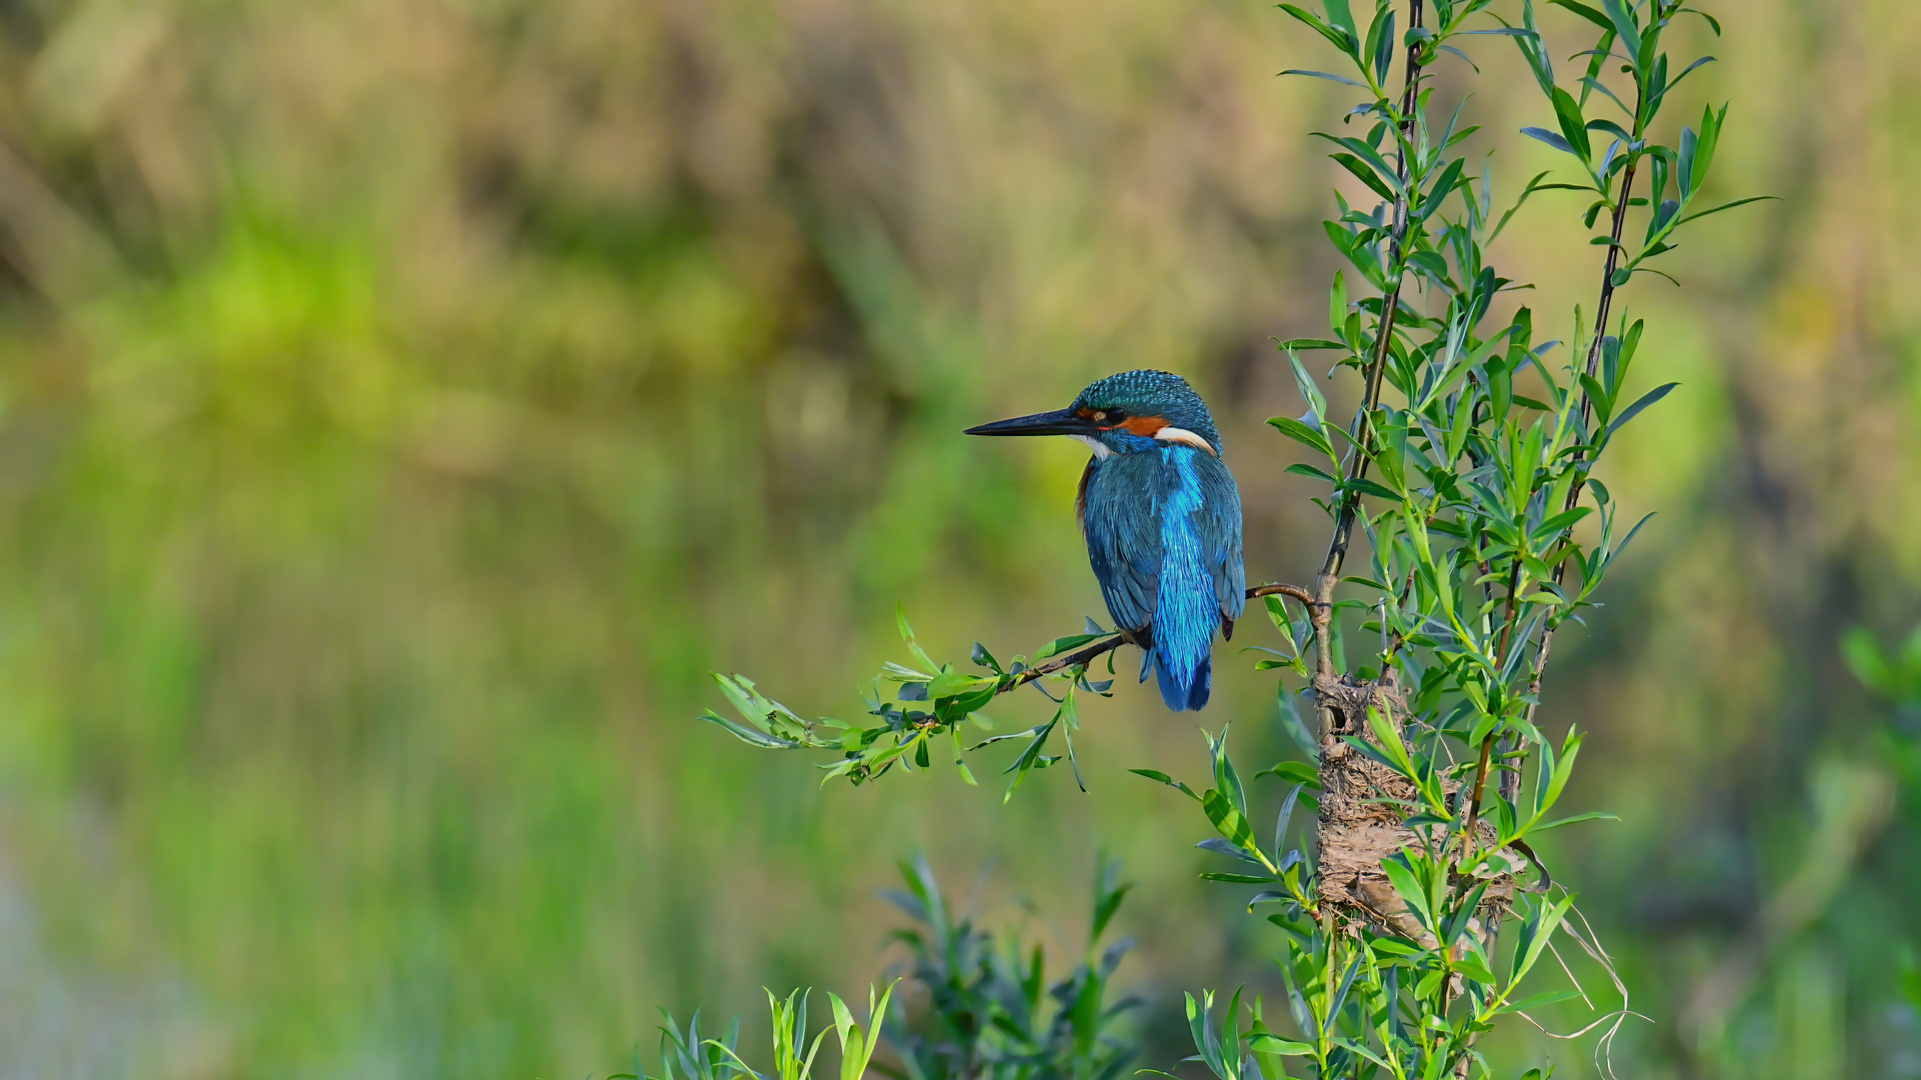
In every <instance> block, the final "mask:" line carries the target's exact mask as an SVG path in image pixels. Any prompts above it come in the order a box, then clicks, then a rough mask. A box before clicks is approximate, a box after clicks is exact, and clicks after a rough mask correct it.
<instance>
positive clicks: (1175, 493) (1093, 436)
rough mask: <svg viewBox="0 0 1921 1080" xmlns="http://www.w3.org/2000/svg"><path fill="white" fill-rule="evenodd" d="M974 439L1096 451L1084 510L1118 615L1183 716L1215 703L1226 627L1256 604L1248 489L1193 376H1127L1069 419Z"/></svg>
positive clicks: (1092, 391)
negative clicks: (1063, 444)
mask: <svg viewBox="0 0 1921 1080" xmlns="http://www.w3.org/2000/svg"><path fill="white" fill-rule="evenodd" d="M966 433H967V434H969V435H1069V436H1072V437H1074V438H1076V439H1079V440H1080V441H1081V442H1084V443H1086V444H1087V445H1088V447H1089V448H1090V449H1092V450H1093V451H1094V456H1093V457H1092V458H1090V459H1089V460H1088V462H1087V468H1086V470H1085V471H1084V472H1082V473H1081V486H1080V494H1079V495H1078V496H1077V497H1076V498H1075V500H1074V509H1075V512H1076V514H1078V515H1079V517H1080V522H1081V533H1082V535H1084V536H1085V537H1086V538H1087V558H1088V561H1089V562H1091V563H1092V564H1093V566H1094V576H1095V577H1096V578H1097V579H1099V581H1100V583H1101V595H1102V596H1103V597H1104V598H1105V599H1106V600H1107V611H1108V614H1110V615H1112V616H1113V617H1114V621H1115V623H1117V624H1118V625H1119V626H1120V628H1121V629H1122V630H1124V631H1126V632H1127V635H1128V637H1129V638H1130V639H1131V640H1132V641H1133V642H1134V643H1135V644H1137V645H1139V646H1140V647H1141V649H1142V650H1143V652H1144V653H1145V654H1146V655H1145V656H1144V657H1143V658H1142V661H1141V681H1142V682H1146V681H1147V676H1148V673H1149V672H1150V671H1151V672H1156V673H1158V675H1159V681H1160V688H1161V699H1162V700H1163V701H1165V702H1167V707H1168V708H1170V709H1173V710H1175V711H1176V712H1179V711H1181V710H1183V709H1199V708H1201V707H1203V706H1205V705H1206V704H1207V696H1208V691H1209V690H1210V689H1211V688H1212V685H1213V657H1212V654H1213V649H1214V632H1215V631H1216V630H1219V631H1220V632H1221V636H1222V637H1223V638H1229V637H1232V636H1233V634H1234V620H1235V619H1238V618H1240V616H1241V608H1242V607H1243V606H1244V605H1245V604H1246V602H1247V601H1246V589H1247V577H1246V572H1245V571H1244V570H1243V569H1242V566H1241V494H1240V491H1239V490H1238V489H1237V488H1236V487H1235V486H1234V474H1233V473H1231V472H1229V471H1228V470H1227V464H1226V462H1223V461H1222V460H1221V436H1220V433H1219V432H1218V431H1216V430H1215V429H1214V418H1213V417H1212V416H1211V415H1209V413H1208V411H1207V405H1206V403H1204V402H1202V401H1201V398H1200V395H1198V394H1196V393H1195V392H1194V390H1193V388H1192V387H1190V386H1188V385H1187V381H1186V380H1185V379H1182V378H1181V377H1180V376H1178V375H1171V374H1169V373H1167V372H1165V371H1123V372H1121V373H1120V374H1118V375H1109V376H1108V377H1107V378H1105V379H1102V380H1100V381H1099V382H1097V383H1095V384H1093V385H1092V386H1089V387H1088V388H1087V389H1085V390H1083V391H1081V393H1080V396H1079V397H1077V398H1075V399H1074V403H1073V404H1072V405H1069V406H1068V407H1067V408H1065V409H1061V410H1059V411H1058V412H1047V413H1036V414H1035V415H1033V416H1018V417H1015V418H1014V419H1012V420H1001V421H998V422H996V423H992V424H982V425H981V426H979V427H972V428H968V429H967V432H966Z"/></svg>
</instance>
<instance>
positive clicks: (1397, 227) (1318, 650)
mask: <svg viewBox="0 0 1921 1080" xmlns="http://www.w3.org/2000/svg"><path fill="white" fill-rule="evenodd" d="M1421 12H1422V0H1409V2H1408V29H1409V31H1410V33H1411V32H1412V31H1413V30H1416V29H1419V28H1420V26H1421ZM1420 93H1421V43H1420V41H1418V40H1416V41H1415V42H1414V44H1412V45H1409V46H1408V49H1407V72H1406V81H1405V82H1404V84H1403V85H1402V88H1401V111H1400V120H1399V123H1398V124H1397V127H1399V129H1400V138H1399V144H1400V145H1399V151H1400V152H1399V153H1398V154H1397V155H1396V159H1395V169H1394V171H1395V174H1396V176H1398V177H1399V179H1400V181H1401V190H1400V194H1399V195H1398V196H1397V197H1396V198H1395V200H1394V229H1393V233H1392V236H1391V237H1390V239H1389V244H1390V249H1389V250H1390V254H1389V257H1388V265H1389V266H1390V267H1395V268H1399V267H1400V262H1401V254H1402V250H1401V249H1402V245H1403V244H1404V243H1405V242H1406V240H1407V230H1408V216H1409V213H1408V210H1409V208H1408V196H1407V185H1408V177H1409V175H1410V172H1411V170H1412V168H1413V166H1412V164H1411V163H1410V162H1409V161H1408V156H1409V155H1408V149H1407V142H1408V139H1409V137H1410V136H1411V134H1412V132H1413V130H1414V108H1415V105H1416V104H1417V103H1418V101H1419V100H1420ZM1403 276H1404V275H1403V273H1401V272H1400V271H1399V270H1398V269H1397V272H1396V273H1395V277H1394V280H1393V284H1392V286H1391V287H1390V288H1389V289H1388V290H1387V292H1386V293H1384V294H1383V295H1382V296H1381V317H1380V323H1379V326H1378V328H1377V333H1376V334H1375V337H1374V355H1373V356H1372V357H1370V358H1369V360H1368V366H1367V378H1366V381H1365V389H1364V391H1363V392H1362V394H1361V404H1360V407H1359V408H1358V409H1357V410H1356V412H1355V415H1354V424H1353V425H1352V427H1351V428H1350V430H1352V431H1354V432H1355V434H1356V442H1355V446H1354V457H1353V464H1352V465H1351V466H1350V467H1349V470H1348V475H1347V477H1346V483H1348V484H1349V485H1352V484H1353V482H1354V481H1357V480H1360V479H1361V478H1362V477H1365V476H1366V475H1367V466H1368V460H1369V459H1368V455H1367V451H1366V447H1367V446H1368V444H1369V443H1370V442H1371V441H1372V433H1373V426H1374V421H1373V416H1374V409H1375V406H1376V405H1377V404H1379V402H1380V397H1381V381H1382V375H1383V373H1384V372H1385V370H1386V368H1387V358H1388V355H1389V353H1390V352H1391V351H1392V346H1393V342H1394V319H1395V314H1396V312H1398V311H1399V310H1400V306H1401V282H1402V279H1403ZM1360 505H1361V493H1360V491H1359V490H1358V488H1356V487H1354V486H1349V487H1348V489H1347V491H1346V492H1345V493H1344V494H1343V495H1342V496H1341V503H1340V507H1339V509H1338V510H1336V512H1335V515H1334V536H1333V539H1331V540H1330V541H1329V542H1328V545H1327V557H1326V558H1325V559H1323V560H1322V561H1321V572H1320V574H1319V575H1318V576H1317V577H1316V578H1315V580H1314V595H1315V602H1314V603H1313V604H1311V605H1310V606H1309V607H1308V614H1309V617H1310V619H1311V621H1312V623H1313V626H1314V641H1315V661H1316V662H1315V676H1314V679H1315V684H1316V687H1317V689H1318V687H1319V685H1320V684H1321V683H1323V682H1327V683H1332V682H1333V681H1334V680H1335V679H1336V678H1338V677H1339V673H1337V672H1336V671H1335V670H1334V644H1333V641H1332V635H1331V632H1330V627H1331V624H1332V623H1333V621H1334V587H1335V586H1336V585H1337V584H1339V583H1340V580H1341V562H1342V561H1343V560H1344V559H1346V557H1347V548H1348V544H1349V543H1350V542H1351V541H1352V540H1353V537H1354V517H1355V515H1356V514H1357V513H1358V512H1359V511H1360ZM1317 711H1318V712H1319V713H1320V717H1319V719H1320V722H1321V723H1320V727H1321V730H1320V737H1321V739H1322V740H1323V741H1325V740H1326V739H1327V738H1328V737H1329V734H1330V732H1332V731H1333V715H1334V710H1333V707H1332V706H1330V705H1328V704H1326V703H1324V702H1322V703H1320V704H1319V708H1318V710H1317Z"/></svg>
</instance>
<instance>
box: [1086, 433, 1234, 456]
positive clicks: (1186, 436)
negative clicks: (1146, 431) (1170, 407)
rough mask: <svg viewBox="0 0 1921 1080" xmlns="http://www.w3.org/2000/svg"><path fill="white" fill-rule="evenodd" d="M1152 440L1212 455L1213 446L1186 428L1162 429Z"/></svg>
mask: <svg viewBox="0 0 1921 1080" xmlns="http://www.w3.org/2000/svg"><path fill="white" fill-rule="evenodd" d="M1077 437H1078V436H1077ZM1154 438H1156V439H1158V440H1160V441H1161V442H1171V443H1183V444H1185V445H1187V446H1191V447H1193V448H1194V449H1196V450H1205V451H1207V452H1208V453H1210V454H1212V453H1214V446H1213V444H1211V443H1209V442H1208V441H1207V440H1206V439H1203V438H1201V437H1200V436H1199V435H1196V434H1194V433H1193V432H1191V431H1189V430H1187V429H1186V428H1177V427H1164V428H1162V429H1160V430H1159V431H1156V432H1155V433H1154ZM1216 456H1218V455H1216Z"/></svg>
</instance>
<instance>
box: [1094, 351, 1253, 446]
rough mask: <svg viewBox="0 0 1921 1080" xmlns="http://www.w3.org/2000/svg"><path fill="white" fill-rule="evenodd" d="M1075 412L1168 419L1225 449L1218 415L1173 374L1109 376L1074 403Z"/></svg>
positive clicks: (1184, 380) (1138, 372)
mask: <svg viewBox="0 0 1921 1080" xmlns="http://www.w3.org/2000/svg"><path fill="white" fill-rule="evenodd" d="M1070 407H1071V408H1074V409H1125V410H1126V411H1127V414H1128V415H1129V416H1165V417H1166V418H1167V422H1168V423H1169V424H1171V425H1172V426H1174V427H1177V428H1185V429H1187V430H1188V431H1191V432H1193V433H1194V434H1196V435H1199V436H1200V437H1201V438H1203V439H1206V440H1207V441H1208V442H1209V443H1212V444H1213V446H1214V448H1215V449H1216V450H1219V449H1220V446H1221V434H1220V432H1219V431H1217V430H1215V427H1214V415H1213V414H1212V413H1210V412H1208V411H1207V403H1206V402H1204V401H1202V400H1201V396H1200V395H1199V394H1196V393H1195V392H1194V388H1193V387H1191V386H1189V385H1187V380H1186V379H1183V378H1181V377H1180V376H1179V375H1176V374H1174V373H1173V372H1171V371H1151V370H1143V371H1123V372H1120V373H1119V374H1115V375H1109V376H1108V377H1107V378H1105V379H1101V380H1099V381H1098V382H1096V383H1094V384H1093V385H1091V386H1089V387H1088V388H1087V389H1085V390H1082V391H1081V393H1080V396H1079V397H1077V398H1075V399H1074V404H1073V405H1072V406H1070Z"/></svg>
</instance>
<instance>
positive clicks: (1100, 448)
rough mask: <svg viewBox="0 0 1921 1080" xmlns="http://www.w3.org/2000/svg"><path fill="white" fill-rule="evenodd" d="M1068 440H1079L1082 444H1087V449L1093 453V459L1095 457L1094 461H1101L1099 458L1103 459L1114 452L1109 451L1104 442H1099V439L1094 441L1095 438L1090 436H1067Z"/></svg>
mask: <svg viewBox="0 0 1921 1080" xmlns="http://www.w3.org/2000/svg"><path fill="white" fill-rule="evenodd" d="M1068 438H1070V439H1079V440H1080V441H1082V442H1084V443H1086V444H1087V448H1088V449H1089V450H1092V451H1094V457H1095V459H1096V460H1099V459H1101V458H1104V457H1106V456H1107V455H1109V454H1111V453H1113V452H1114V451H1112V450H1109V449H1108V448H1107V444H1106V443H1104V442H1102V441H1100V440H1099V439H1096V438H1095V437H1094V436H1092V435H1069V436H1068Z"/></svg>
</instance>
